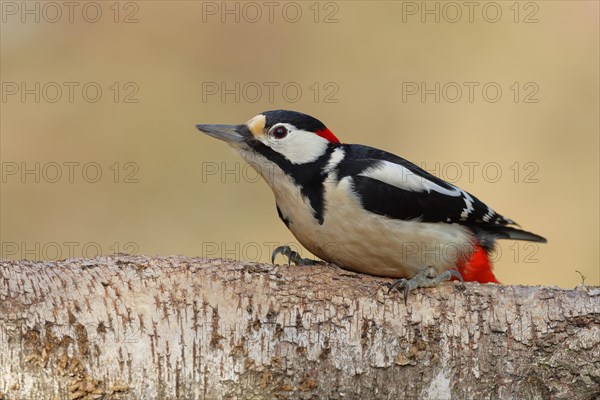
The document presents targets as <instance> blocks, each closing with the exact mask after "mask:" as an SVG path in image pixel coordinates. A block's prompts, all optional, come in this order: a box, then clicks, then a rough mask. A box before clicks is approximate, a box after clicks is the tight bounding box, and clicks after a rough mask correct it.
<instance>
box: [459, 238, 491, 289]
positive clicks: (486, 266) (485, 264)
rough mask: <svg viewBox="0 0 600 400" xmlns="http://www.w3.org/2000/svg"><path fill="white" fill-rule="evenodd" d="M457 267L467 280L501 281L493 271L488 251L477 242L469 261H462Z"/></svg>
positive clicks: (482, 281) (481, 281)
mask: <svg viewBox="0 0 600 400" xmlns="http://www.w3.org/2000/svg"><path fill="white" fill-rule="evenodd" d="M456 269H457V270H458V272H460V274H461V275H462V277H463V279H464V280H465V281H467V282H479V283H488V282H493V283H500V282H498V280H497V279H496V277H495V276H494V273H493V272H492V263H491V262H490V259H489V257H488V254H487V252H486V251H485V250H484V249H483V248H482V247H481V246H479V245H477V244H476V245H475V248H474V251H473V254H471V257H470V258H469V259H468V260H467V261H463V262H460V263H459V264H458V265H457V266H456Z"/></svg>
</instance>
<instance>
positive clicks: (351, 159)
mask: <svg viewBox="0 0 600 400" xmlns="http://www.w3.org/2000/svg"><path fill="white" fill-rule="evenodd" d="M343 148H344V151H345V157H344V159H343V160H342V161H341V162H340V163H339V165H338V166H337V170H338V179H340V180H342V179H344V178H346V177H349V178H350V179H351V180H352V184H353V188H354V191H355V192H356V194H357V196H358V197H359V198H360V200H361V203H362V205H363V207H364V208H365V209H366V210H368V211H370V212H373V213H375V214H379V215H384V216H387V217H390V218H396V219H402V220H417V221H422V222H446V223H459V224H462V225H467V226H469V227H471V228H472V229H473V230H474V231H477V230H483V231H488V232H490V233H494V234H496V235H497V236H498V237H505V238H513V239H523V240H534V241H545V239H544V238H542V237H541V236H538V235H535V234H532V233H529V232H524V231H521V230H518V229H515V228H510V227H508V226H507V225H512V224H515V223H514V222H513V221H511V220H510V219H507V218H504V217H503V216H502V215H500V214H498V213H496V212H495V211H494V210H493V209H492V208H491V207H489V206H488V205H486V204H485V203H483V202H482V201H480V200H479V199H477V198H476V197H475V196H473V195H471V194H470V193H468V192H466V191H464V190H462V189H460V188H458V187H456V186H454V185H452V184H450V183H448V182H446V181H444V180H442V179H440V178H438V177H436V176H434V175H431V174H430V173H428V172H427V171H425V170H423V169H421V168H419V167H418V166H416V165H414V164H412V163H411V162H409V161H407V160H405V159H403V158H401V157H398V156H396V155H394V154H391V153H387V152H385V151H382V150H378V149H375V148H372V147H367V146H360V145H344V146H343Z"/></svg>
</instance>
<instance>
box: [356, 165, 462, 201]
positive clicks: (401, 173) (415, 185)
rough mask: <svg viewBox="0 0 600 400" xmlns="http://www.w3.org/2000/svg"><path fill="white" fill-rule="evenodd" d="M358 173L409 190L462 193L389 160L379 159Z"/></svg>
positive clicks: (456, 194) (447, 194)
mask: <svg viewBox="0 0 600 400" xmlns="http://www.w3.org/2000/svg"><path fill="white" fill-rule="evenodd" d="M359 175H360V176H366V177H368V178H372V179H377V180H378V181H381V182H384V183H387V184H388V185H392V186H396V187H397V188H400V189H403V190H409V191H411V192H430V191H432V190H433V191H435V192H438V193H440V194H444V195H446V196H453V197H458V196H461V195H462V191H461V190H460V189H458V188H456V187H453V188H452V189H446V188H444V187H441V186H440V185H438V184H437V183H435V182H432V181H430V180H429V179H427V178H425V177H424V176H421V175H418V174H416V173H414V172H412V171H411V170H409V169H408V168H406V167H404V166H402V165H400V164H395V163H393V162H390V161H380V162H378V163H377V164H375V165H374V166H373V167H371V168H368V169H367V170H365V171H363V172H361V173H360V174H359Z"/></svg>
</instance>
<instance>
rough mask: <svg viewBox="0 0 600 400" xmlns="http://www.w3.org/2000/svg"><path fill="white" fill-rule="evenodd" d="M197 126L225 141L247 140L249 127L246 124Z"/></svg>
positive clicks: (202, 130) (201, 130)
mask: <svg viewBox="0 0 600 400" xmlns="http://www.w3.org/2000/svg"><path fill="white" fill-rule="evenodd" d="M196 128H198V130H199V131H200V132H202V133H206V134H207V135H208V136H212V137H214V138H217V139H221V140H224V141H225V142H243V141H244V140H246V136H247V134H246V133H247V131H248V127H247V126H246V125H216V124H208V125H204V124H199V125H196Z"/></svg>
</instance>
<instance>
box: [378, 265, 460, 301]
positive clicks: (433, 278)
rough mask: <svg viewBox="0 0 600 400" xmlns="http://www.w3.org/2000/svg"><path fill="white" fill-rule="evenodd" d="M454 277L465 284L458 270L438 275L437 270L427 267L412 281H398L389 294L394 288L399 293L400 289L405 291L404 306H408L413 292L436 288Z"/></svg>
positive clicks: (411, 279) (391, 287)
mask: <svg viewBox="0 0 600 400" xmlns="http://www.w3.org/2000/svg"><path fill="white" fill-rule="evenodd" d="M452 277H455V278H457V279H459V280H460V281H461V282H464V280H463V277H462V275H461V274H460V272H458V271H456V270H453V269H449V270H446V271H444V272H442V273H440V274H438V273H437V271H436V269H435V268H433V267H427V268H426V269H424V270H422V271H420V272H419V273H418V274H416V275H415V276H413V277H412V278H410V279H405V278H402V279H398V280H397V281H396V282H394V283H393V284H392V285H391V286H390V289H389V290H388V293H390V292H391V291H392V289H394V288H397V289H398V291H400V289H404V290H403V292H404V304H406V302H407V299H408V294H409V293H410V292H412V291H413V290H415V289H418V288H428V287H434V286H437V285H439V284H440V283H442V282H445V281H449V280H450V279H452Z"/></svg>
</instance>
